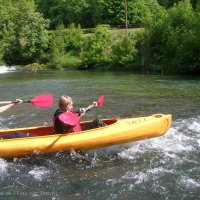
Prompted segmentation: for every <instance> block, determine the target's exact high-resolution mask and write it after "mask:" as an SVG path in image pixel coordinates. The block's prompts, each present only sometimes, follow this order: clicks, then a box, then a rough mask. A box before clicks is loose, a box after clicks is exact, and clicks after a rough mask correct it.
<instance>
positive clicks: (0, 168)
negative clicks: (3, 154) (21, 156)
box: [0, 158, 8, 177]
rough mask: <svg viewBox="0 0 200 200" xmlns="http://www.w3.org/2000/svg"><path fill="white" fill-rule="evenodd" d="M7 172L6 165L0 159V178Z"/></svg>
mask: <svg viewBox="0 0 200 200" xmlns="http://www.w3.org/2000/svg"><path fill="white" fill-rule="evenodd" d="M7 170H8V163H7V162H6V161H5V160H3V159H1V158H0V176H1V177H2V176H4V175H5V174H6V173H7Z"/></svg>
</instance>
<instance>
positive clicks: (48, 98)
mask: <svg viewBox="0 0 200 200" xmlns="http://www.w3.org/2000/svg"><path fill="white" fill-rule="evenodd" d="M31 103H32V104H33V105H34V106H38V107H51V106H52V105H53V96H52V95H50V94H42V95H39V96H36V97H34V98H33V99H31Z"/></svg>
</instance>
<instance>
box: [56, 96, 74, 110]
mask: <svg viewBox="0 0 200 200" xmlns="http://www.w3.org/2000/svg"><path fill="white" fill-rule="evenodd" d="M71 102H72V98H71V97H69V96H64V95H62V96H61V97H60V98H59V100H58V107H59V108H60V109H61V110H66V108H67V106H68V105H69V104H70V103H71Z"/></svg>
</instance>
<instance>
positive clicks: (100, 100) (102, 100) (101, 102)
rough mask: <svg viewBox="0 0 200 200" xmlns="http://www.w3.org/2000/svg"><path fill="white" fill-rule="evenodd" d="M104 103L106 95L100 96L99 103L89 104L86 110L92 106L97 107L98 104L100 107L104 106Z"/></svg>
mask: <svg viewBox="0 0 200 200" xmlns="http://www.w3.org/2000/svg"><path fill="white" fill-rule="evenodd" d="M103 103H104V95H102V96H100V97H99V99H98V100H97V105H96V103H93V104H92V105H89V106H88V107H87V108H86V109H85V111H86V112H87V111H89V110H90V109H91V108H93V107H95V106H98V107H99V108H101V107H102V106H103Z"/></svg>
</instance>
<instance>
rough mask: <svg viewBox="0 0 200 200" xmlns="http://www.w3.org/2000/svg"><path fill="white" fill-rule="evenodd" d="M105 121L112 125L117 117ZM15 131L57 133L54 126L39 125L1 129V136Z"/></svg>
mask: <svg viewBox="0 0 200 200" xmlns="http://www.w3.org/2000/svg"><path fill="white" fill-rule="evenodd" d="M103 122H104V123H106V124H107V125H111V124H114V123H116V122H117V119H115V118H113V119H105V120H103ZM88 123H90V121H84V122H81V123H80V124H81V126H85V125H87V124H88ZM15 132H20V133H26V134H34V135H38V136H46V135H54V134H55V132H54V128H53V126H38V127H28V128H17V129H8V130H1V131H0V137H1V135H5V134H12V133H15Z"/></svg>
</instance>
